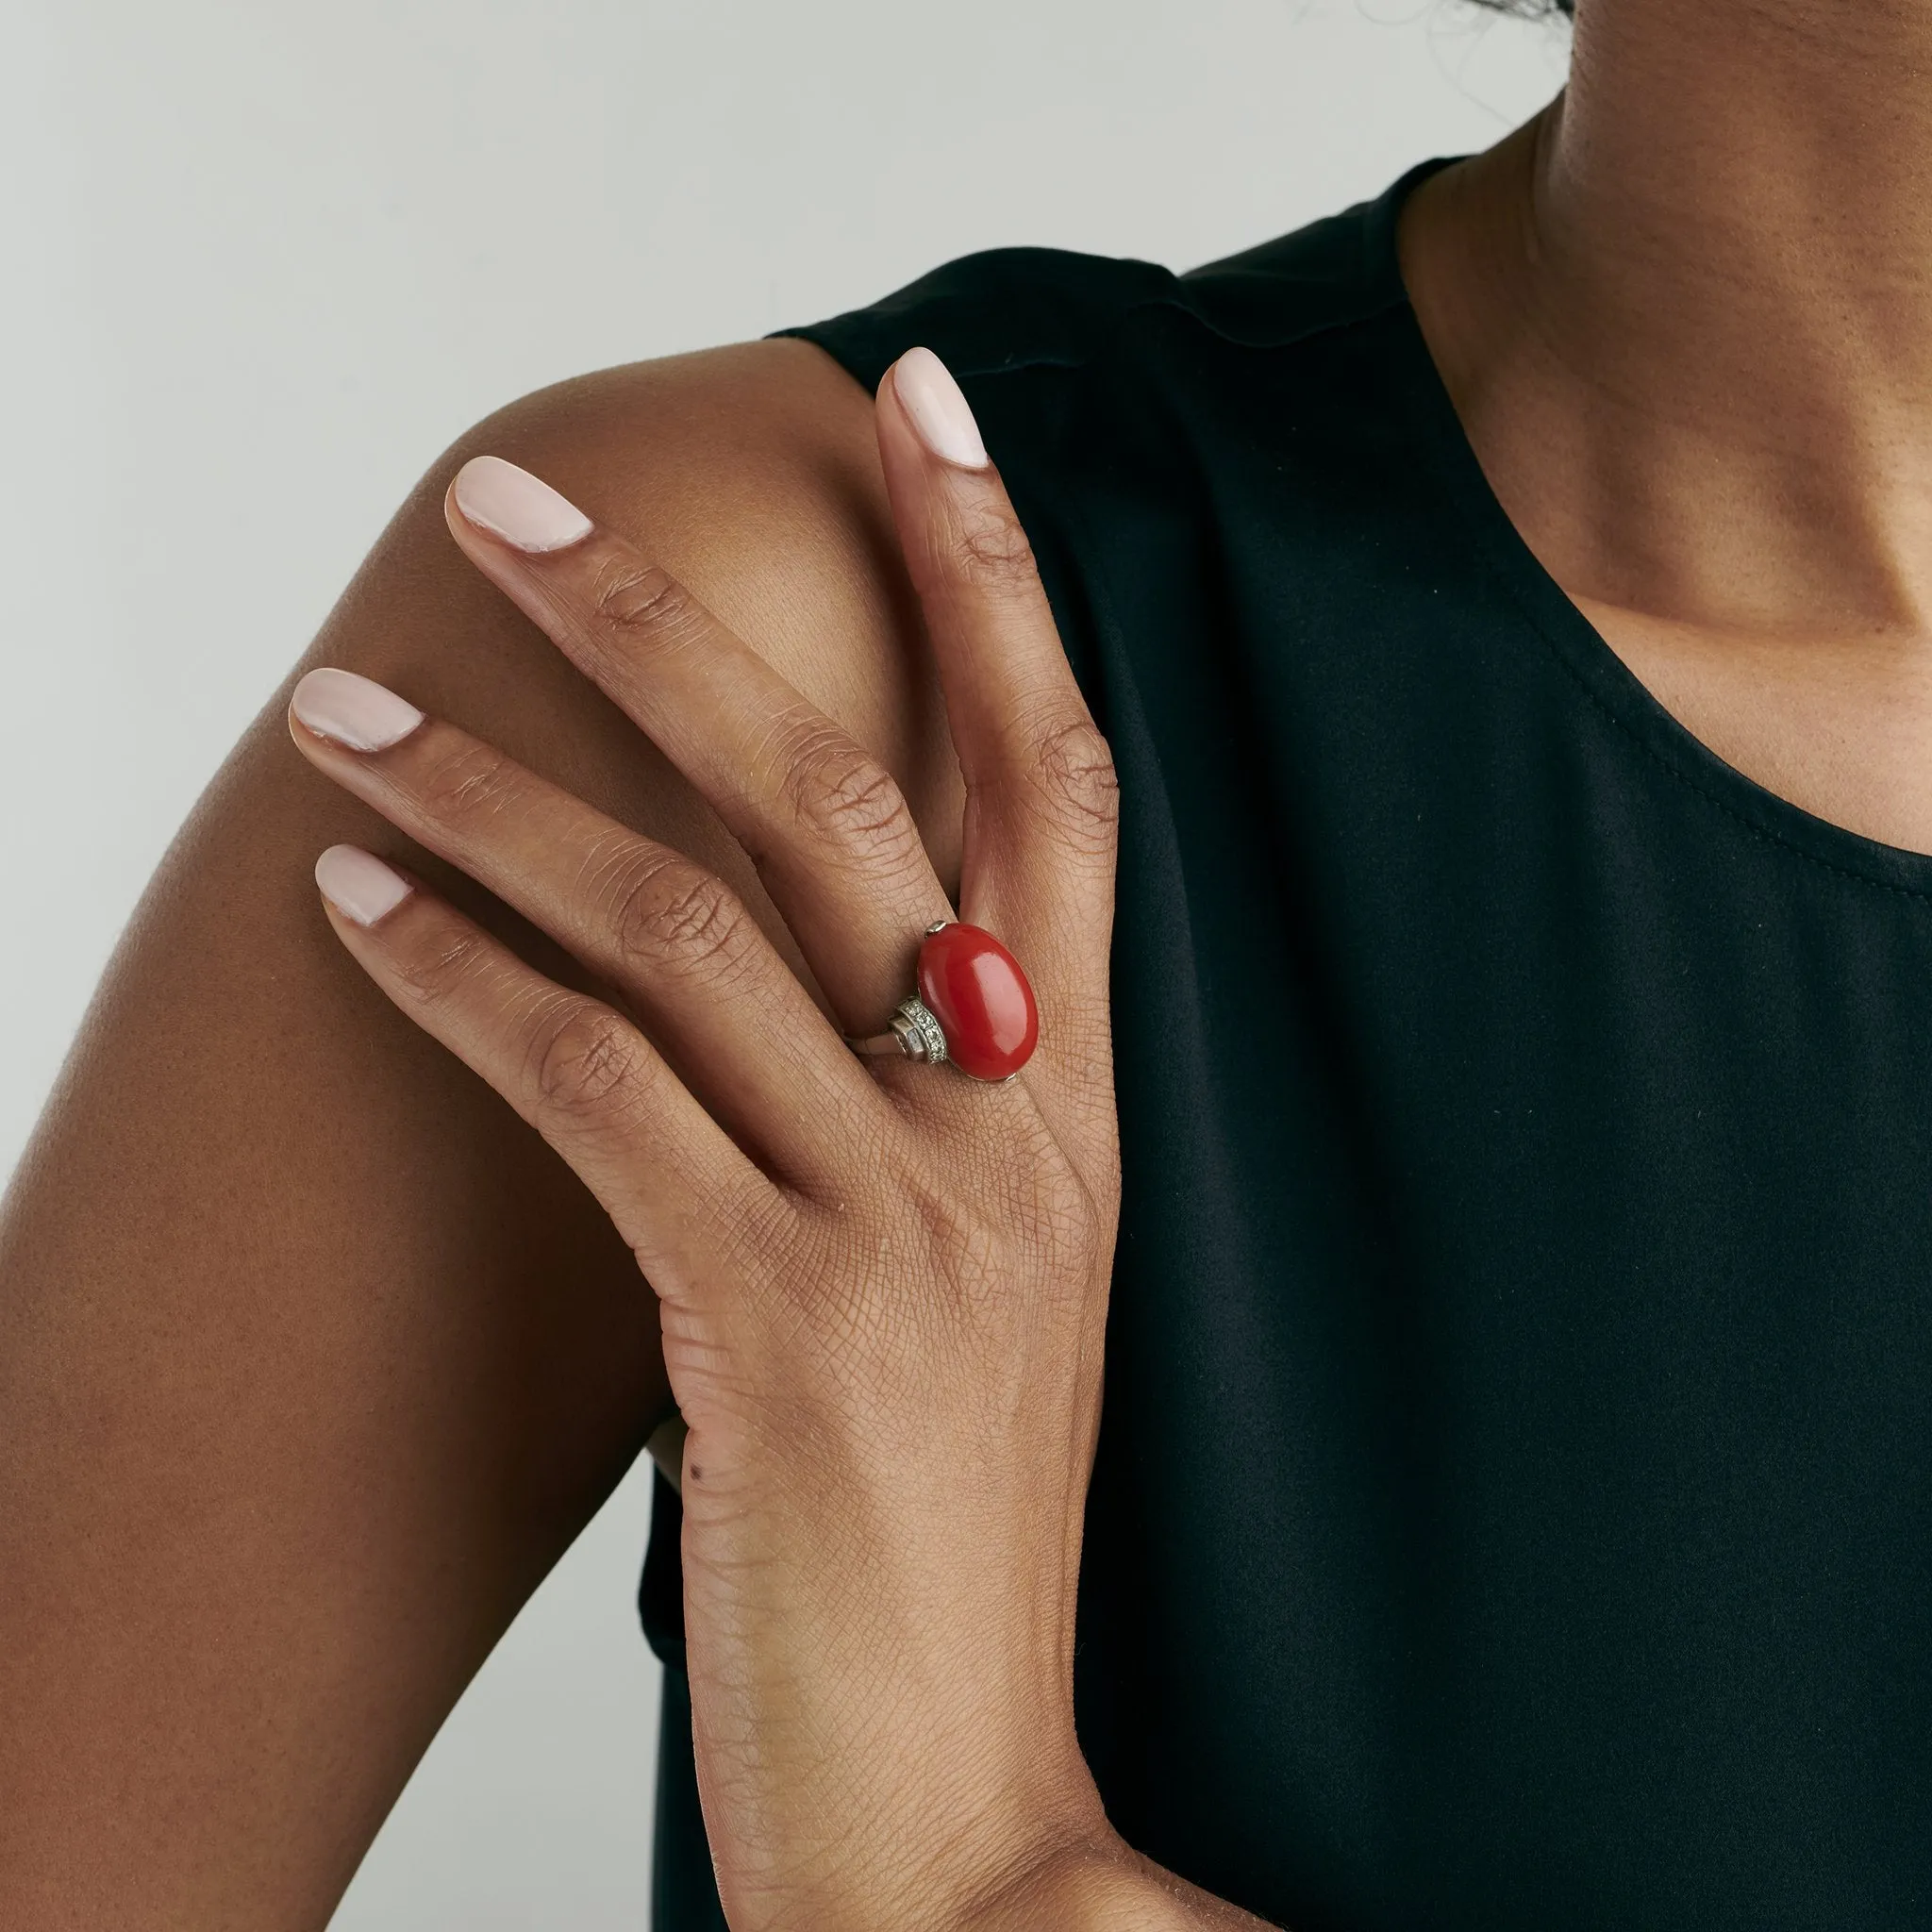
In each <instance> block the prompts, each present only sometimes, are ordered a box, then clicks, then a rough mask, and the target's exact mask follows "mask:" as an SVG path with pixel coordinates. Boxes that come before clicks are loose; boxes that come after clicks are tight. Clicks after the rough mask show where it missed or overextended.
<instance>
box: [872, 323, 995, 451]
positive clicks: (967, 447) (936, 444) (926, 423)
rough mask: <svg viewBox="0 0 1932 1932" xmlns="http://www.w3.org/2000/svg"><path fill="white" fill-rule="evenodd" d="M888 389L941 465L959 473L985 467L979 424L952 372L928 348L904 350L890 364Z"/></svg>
mask: <svg viewBox="0 0 1932 1932" xmlns="http://www.w3.org/2000/svg"><path fill="white" fill-rule="evenodd" d="M892 387H893V389H894V390H896V391H898V395H899V400H900V401H901V402H902V403H904V404H905V405H906V413H907V414H908V416H910V417H911V418H912V426H913V428H915V429H916V430H918V432H919V440H920V441H922V442H923V443H924V444H925V446H926V448H927V449H929V450H931V452H932V453H933V455H934V456H936V457H938V458H940V460H941V462H947V463H958V465H959V467H960V468H961V469H962V470H983V469H985V468H986V460H987V458H986V444H985V443H983V442H982V441H980V440H979V425H978V424H977V423H975V422H974V420H973V410H972V408H970V407H969V405H968V404H967V401H966V398H965V397H964V396H963V395H962V394H961V393H960V392H959V385H958V383H957V382H955V381H954V380H953V372H952V371H951V370H950V369H948V368H947V367H946V365H945V364H944V363H943V362H941V360H940V358H938V357H937V356H935V355H934V354H933V352H932V351H931V350H930V349H908V350H907V351H906V353H905V354H904V355H903V356H901V357H900V358H899V359H898V360H897V361H896V362H895V363H893V364H892Z"/></svg>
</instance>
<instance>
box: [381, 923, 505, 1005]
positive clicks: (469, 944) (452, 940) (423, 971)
mask: <svg viewBox="0 0 1932 1932" xmlns="http://www.w3.org/2000/svg"><path fill="white" fill-rule="evenodd" d="M489 954H490V941H488V940H486V939H485V938H484V936H483V935H482V934H481V933H480V932H477V931H476V930H475V929H474V928H473V927H470V926H467V925H452V926H446V927H444V928H443V929H441V931H439V932H438V933H437V934H436V935H435V937H434V938H433V939H431V940H430V941H428V942H427V943H426V944H425V945H423V946H421V947H419V948H417V949H415V950H413V951H411V952H409V953H407V954H404V955H400V956H399V957H398V958H397V959H396V972H397V973H398V974H399V975H400V976H401V979H402V982H403V985H404V987H405V988H406V989H407V990H408V993H409V994H410V996H411V997H412V998H413V999H416V1000H418V1001H420V1002H422V1003H423V1004H425V1005H430V1004H434V1003H437V1002H441V1001H443V1000H447V999H449V998H450V997H451V996H452V995H453V994H454V993H455V992H456V991H458V988H460V987H461V986H463V985H464V984H465V982H467V981H468V980H470V979H472V978H473V977H474V976H475V974H476V973H477V972H478V971H480V970H481V969H482V967H483V966H484V964H485V962H486V960H487V959H488V958H489Z"/></svg>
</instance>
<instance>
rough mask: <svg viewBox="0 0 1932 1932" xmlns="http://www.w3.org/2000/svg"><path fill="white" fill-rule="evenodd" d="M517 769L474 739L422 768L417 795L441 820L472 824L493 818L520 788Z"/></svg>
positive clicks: (500, 755)
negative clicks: (423, 769)
mask: <svg viewBox="0 0 1932 1932" xmlns="http://www.w3.org/2000/svg"><path fill="white" fill-rule="evenodd" d="M519 789H520V788H519V786H518V783H517V778H516V769H515V767H514V766H513V765H512V764H511V763H510V761H509V759H508V758H506V757H505V756H504V755H503V753H502V752H500V751H497V750H496V749H495V748H494V747H493V746H491V745H487V744H482V743H478V742H476V741H474V740H473V741H470V742H467V743H464V744H460V745H458V746H457V747H456V748H455V749H454V750H452V751H449V752H445V753H444V754H443V755H442V756H441V758H437V759H435V760H434V761H433V762H432V763H431V764H430V765H428V766H427V768H426V769H425V771H424V773H423V774H422V777H421V778H420V779H419V781H418V788H417V795H418V797H419V798H420V799H421V801H422V806H423V809H424V810H425V812H427V813H428V814H429V815H430V816H431V817H432V818H434V819H436V820H437V821H438V822H439V823H440V824H447V825H455V826H465V825H473V824H476V823H477V822H478V821H480V820H489V819H493V818H495V817H496V816H497V815H498V814H499V813H501V812H502V811H503V810H504V809H505V808H506V807H508V805H509V804H511V803H512V801H513V800H514V799H515V798H516V797H517V795H518V792H519Z"/></svg>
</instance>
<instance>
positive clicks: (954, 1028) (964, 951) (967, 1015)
mask: <svg viewBox="0 0 1932 1932" xmlns="http://www.w3.org/2000/svg"><path fill="white" fill-rule="evenodd" d="M919 997H920V998H921V999H922V1000H924V1002H925V1007H926V1010H927V1011H928V1012H930V1013H931V1015H932V1016H933V1018H934V1019H935V1020H937V1021H938V1022H939V1023H940V1027H941V1031H942V1032H943V1033H944V1034H945V1036H946V1056H947V1058H949V1059H951V1060H952V1061H953V1063H954V1064H955V1065H956V1066H957V1067H958V1068H959V1070H960V1071H961V1072H962V1073H967V1074H972V1075H973V1077H974V1079H975V1080H1004V1079H1005V1078H1006V1077H1007V1075H1008V1074H1017V1073H1018V1072H1019V1071H1020V1069H1021V1068H1022V1067H1024V1065H1025V1064H1026V1062H1027V1060H1028V1058H1030V1057H1031V1055H1032V1052H1033V1045H1034V1042H1035V1041H1037V1040H1038V1039H1039V1038H1040V1010H1039V1008H1037V1007H1035V1006H1034V1004H1033V989H1032V988H1031V987H1030V986H1028V985H1027V984H1026V975H1025V974H1024V973H1022V972H1021V971H1020V962H1019V961H1018V960H1017V959H1016V958H1013V956H1012V954H1010V953H1009V952H1008V951H1007V949H1006V947H1004V946H1003V945H1001V944H1000V942H999V941H997V940H996V939H994V938H993V936H992V935H991V933H990V932H982V931H981V930H980V929H979V927H978V926H976V925H958V924H953V925H942V926H941V927H940V929H939V931H937V932H933V933H927V934H926V936H925V941H924V944H923V945H922V946H921V947H920V949H919Z"/></svg>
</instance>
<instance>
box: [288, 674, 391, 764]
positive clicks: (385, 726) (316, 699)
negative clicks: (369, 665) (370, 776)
mask: <svg viewBox="0 0 1932 1932" xmlns="http://www.w3.org/2000/svg"><path fill="white" fill-rule="evenodd" d="M290 709H291V710H292V711H293V712H294V714H295V716H296V717H297V718H298V719H299V720H300V721H301V722H302V723H303V724H306V725H307V726H308V729H309V730H311V731H313V732H314V733H316V734H317V736H318V737H322V738H331V739H333V740H334V741H336V743H338V744H345V745H347V746H348V748H349V749H350V750H351V751H383V750H385V749H387V747H389V746H390V745H391V744H394V743H395V742H396V741H398V740H399V739H404V738H407V737H408V735H409V733H410V732H412V731H413V730H415V728H416V727H417V725H419V724H422V722H423V713H422V712H421V711H419V710H418V709H417V708H415V706H414V705H412V704H411V703H410V702H409V701H408V698H399V697H397V695H396V694H395V692H394V691H390V690H389V689H387V687H385V686H383V685H380V684H377V683H376V682H375V679H374V678H373V677H358V675H356V674H355V672H353V671H334V670H327V671H311V672H310V673H309V674H308V676H307V677H305V678H304V679H303V680H302V682H301V683H300V684H298V685H297V686H296V687H295V696H294V700H293V702H292V703H291V706H290Z"/></svg>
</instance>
